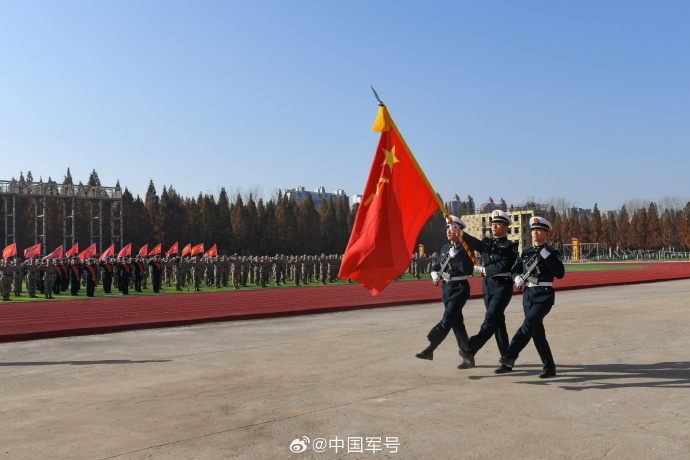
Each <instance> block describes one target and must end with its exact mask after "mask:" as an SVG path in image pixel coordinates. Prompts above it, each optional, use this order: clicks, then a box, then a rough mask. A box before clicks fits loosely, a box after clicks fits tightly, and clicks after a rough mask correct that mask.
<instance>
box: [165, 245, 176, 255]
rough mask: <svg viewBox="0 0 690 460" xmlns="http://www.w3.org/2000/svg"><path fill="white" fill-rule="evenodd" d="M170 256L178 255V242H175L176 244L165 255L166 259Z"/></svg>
mask: <svg viewBox="0 0 690 460" xmlns="http://www.w3.org/2000/svg"><path fill="white" fill-rule="evenodd" d="M170 254H177V241H176V242H175V244H173V245H172V247H171V248H170V250H169V251H168V252H166V253H165V255H166V257H167V256H170Z"/></svg>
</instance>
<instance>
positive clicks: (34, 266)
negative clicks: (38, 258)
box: [22, 259, 39, 297]
mask: <svg viewBox="0 0 690 460" xmlns="http://www.w3.org/2000/svg"><path fill="white" fill-rule="evenodd" d="M22 267H24V269H25V270H26V272H27V273H26V288H27V290H28V291H29V297H36V285H37V284H38V272H39V269H38V263H36V262H35V261H34V259H29V260H27V261H26V262H24V263H23V264H22Z"/></svg>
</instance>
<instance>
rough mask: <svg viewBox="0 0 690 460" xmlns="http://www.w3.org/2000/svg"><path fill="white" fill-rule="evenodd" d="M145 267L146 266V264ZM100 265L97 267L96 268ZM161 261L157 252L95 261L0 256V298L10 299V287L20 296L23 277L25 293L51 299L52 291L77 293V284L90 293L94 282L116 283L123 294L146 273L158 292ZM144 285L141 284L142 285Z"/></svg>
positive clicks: (138, 284) (138, 286) (105, 286)
mask: <svg viewBox="0 0 690 460" xmlns="http://www.w3.org/2000/svg"><path fill="white" fill-rule="evenodd" d="M145 265H148V266H149V270H146V266H145ZM99 268H100V270H99ZM161 272H162V264H161V262H160V258H159V257H158V256H156V257H153V258H152V259H151V260H148V261H146V263H145V262H144V261H143V258H141V257H137V258H136V259H135V260H134V261H131V260H130V259H129V258H121V259H117V260H116V259H114V258H113V259H104V260H101V261H97V260H96V258H94V257H92V258H90V259H88V260H86V261H81V260H79V259H78V258H76V257H74V258H72V259H66V258H65V259H45V260H40V259H28V260H26V261H24V262H22V261H21V260H20V259H19V258H15V259H14V260H12V261H10V260H0V276H1V278H0V291H1V293H2V300H4V301H7V300H11V299H10V294H11V292H12V287H13V286H14V295H15V296H16V297H19V296H21V293H22V284H23V283H24V281H26V287H27V290H28V291H29V297H37V295H36V291H39V292H41V293H42V294H44V295H45V298H46V299H52V298H53V294H60V293H61V292H64V291H67V290H69V291H70V294H71V295H73V296H76V295H79V290H80V288H81V287H86V295H87V296H88V297H93V296H94V291H95V288H96V286H97V285H98V284H100V283H102V284H103V291H104V292H105V293H110V292H111V288H112V286H116V287H117V289H119V290H120V291H121V292H122V293H123V294H128V293H129V287H130V286H132V285H133V286H134V287H135V288H136V289H137V291H141V286H142V280H145V279H147V276H146V274H147V273H150V276H151V281H152V283H151V284H152V286H153V290H154V292H159V289H160V279H161ZM144 287H145V285H144Z"/></svg>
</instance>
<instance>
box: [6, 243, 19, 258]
mask: <svg viewBox="0 0 690 460" xmlns="http://www.w3.org/2000/svg"><path fill="white" fill-rule="evenodd" d="M16 255H17V243H12V244H10V245H9V246H7V247H6V248H5V249H3V250H2V258H3V259H9V258H10V257H12V256H16Z"/></svg>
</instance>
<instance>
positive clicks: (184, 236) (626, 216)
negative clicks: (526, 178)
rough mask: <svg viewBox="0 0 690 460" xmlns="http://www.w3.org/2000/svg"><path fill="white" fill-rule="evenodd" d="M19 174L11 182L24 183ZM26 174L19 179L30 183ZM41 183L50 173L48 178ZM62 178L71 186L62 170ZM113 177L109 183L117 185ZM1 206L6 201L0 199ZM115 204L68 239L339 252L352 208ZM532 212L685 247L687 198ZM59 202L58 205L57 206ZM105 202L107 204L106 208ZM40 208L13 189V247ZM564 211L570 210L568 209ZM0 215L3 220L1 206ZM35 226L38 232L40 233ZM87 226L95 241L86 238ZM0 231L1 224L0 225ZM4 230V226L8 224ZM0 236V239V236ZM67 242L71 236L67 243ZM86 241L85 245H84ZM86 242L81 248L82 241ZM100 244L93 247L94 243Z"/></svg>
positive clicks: (441, 239) (82, 209)
mask: <svg viewBox="0 0 690 460" xmlns="http://www.w3.org/2000/svg"><path fill="white" fill-rule="evenodd" d="M24 180H25V179H24V177H23V175H20V179H19V181H20V182H22V181H24ZM32 180H33V178H32V176H31V172H28V173H27V177H26V181H29V182H30V181H32ZM48 182H52V179H50V178H48ZM62 183H63V184H73V179H72V176H71V173H70V170H69V168H68V169H67V174H66V175H65V176H64V179H63V182H62ZM83 185H89V186H100V185H101V184H100V179H99V178H98V174H97V173H96V171H95V170H94V171H93V172H92V173H91V175H90V176H89V180H88V182H87V184H82V183H81V182H80V183H79V186H83ZM119 187H120V185H119V181H118V184H117V185H116V188H119ZM46 203H47V212H46V216H45V220H46V224H47V233H46V235H47V246H48V247H47V248H43V250H44V252H46V251H51V250H52V249H54V247H57V246H59V245H60V244H62V241H63V238H62V235H63V225H65V224H66V227H67V233H68V234H69V233H70V232H71V225H72V224H71V220H69V219H67V220H68V222H64V221H63V212H64V213H65V214H66V215H68V216H69V215H71V213H72V209H71V201H70V200H67V201H65V200H52V199H49V200H47V202H46ZM0 205H1V206H3V207H4V206H6V205H7V201H5V200H3V201H2V202H0ZM119 207H120V204H119V202H113V203H111V202H104V203H103V208H102V209H99V206H98V203H97V202H95V203H94V202H91V201H84V200H77V201H76V209H75V241H78V242H80V243H81V244H80V246H81V245H84V244H86V245H88V244H91V242H96V243H98V242H99V239H98V237H99V234H98V227H99V223H101V225H102V228H103V237H102V241H101V243H102V248H103V249H105V248H106V247H108V246H110V245H111V244H113V243H114V244H115V245H116V248H118V249H119V248H120V247H121V246H123V245H124V244H127V243H130V242H132V243H134V244H133V246H134V247H136V246H137V245H144V244H148V245H149V247H153V246H154V245H156V244H158V243H162V244H163V250H164V251H165V250H167V249H168V248H169V247H170V246H171V245H172V244H174V243H175V242H176V241H177V242H179V243H180V244H181V245H184V244H187V243H193V244H196V243H200V242H203V243H205V244H208V245H212V244H217V246H218V249H219V252H220V253H230V254H231V253H235V252H237V253H248V254H275V253H282V254H286V255H296V254H319V253H322V252H323V253H327V254H334V253H335V254H341V253H343V252H344V250H345V247H346V246H347V242H348V240H349V237H350V232H351V231H352V226H353V225H354V220H355V216H356V213H357V206H356V205H355V206H354V207H351V206H350V203H349V199H348V197H347V196H344V197H342V198H340V199H338V200H330V201H324V202H322V203H321V204H320V206H319V207H318V209H316V208H315V207H314V203H313V201H312V200H311V198H308V199H307V201H305V202H304V203H302V204H297V203H295V202H293V201H290V200H288V198H287V197H286V196H282V195H281V194H280V193H278V195H277V196H276V197H272V198H271V199H269V200H267V201H264V199H263V198H258V199H256V197H255V196H254V194H253V193H249V194H248V195H245V196H243V195H242V194H241V193H238V194H237V195H236V196H235V197H234V198H233V199H231V198H230V196H228V194H227V192H226V190H225V188H221V189H220V192H219V193H218V196H217V197H216V196H214V195H212V194H201V193H199V195H198V196H197V197H196V198H190V197H183V196H181V195H180V194H179V193H177V191H176V190H175V189H174V187H173V186H172V185H170V186H164V187H163V189H162V191H161V193H160V195H159V194H158V192H157V190H156V187H155V185H154V183H153V181H151V182H149V186H148V189H147V191H146V195H145V196H144V198H143V199H142V198H141V197H140V196H139V195H137V196H134V195H133V194H132V193H131V192H130V191H129V189H128V188H127V187H125V188H124V190H123V192H122V210H120V208H119ZM528 207H533V208H535V209H536V210H537V212H538V213H540V214H542V215H544V216H545V217H546V218H547V219H549V221H550V222H551V223H552V224H553V227H554V228H553V232H552V234H551V236H550V239H551V240H553V239H555V238H556V237H560V241H561V242H562V243H566V242H569V241H570V239H571V238H573V237H576V238H579V239H580V241H581V242H585V243H586V242H600V243H607V244H608V245H609V246H612V247H615V246H619V247H620V248H622V249H659V248H662V247H675V248H688V247H690V202H689V203H687V204H686V205H685V207H684V208H680V207H679V206H678V207H677V208H678V209H674V208H673V207H668V206H667V207H665V209H664V210H663V212H659V209H658V207H657V205H656V204H655V203H649V204H648V205H647V206H645V207H639V208H636V209H633V210H629V209H627V208H626V206H625V205H624V206H623V207H622V209H621V210H620V212H619V213H618V214H619V215H618V216H617V218H616V217H614V215H612V214H607V213H601V212H600V211H599V209H598V207H597V205H595V207H594V210H593V213H592V217H591V219H590V218H588V217H587V216H583V217H574V216H573V217H569V216H568V213H567V212H566V213H563V212H560V211H561V210H559V211H557V210H556V207H555V206H553V205H551V206H545V205H539V204H536V203H531V204H530V205H529V206H528ZM63 208H64V209H63ZM111 208H112V209H111ZM120 211H122V215H123V224H124V225H123V227H124V241H119V235H120V228H119V226H120V223H121V222H120V220H119V216H120ZM37 212H38V213H39V214H40V213H41V212H42V205H41V204H39V205H38V207H37V206H36V203H35V201H34V198H28V197H22V196H21V195H18V196H17V198H16V203H15V215H16V225H17V228H16V233H15V239H14V241H15V242H16V243H17V246H18V248H20V249H21V248H26V247H29V246H32V245H33V244H35V243H34V241H35V236H36V234H37V229H36V228H35V225H34V222H35V216H36V213H37ZM571 215H572V214H571ZM1 216H2V217H3V218H4V216H5V210H4V209H3V210H2V214H1ZM111 216H113V217H114V219H115V220H114V227H115V232H114V233H115V236H114V238H111V235H110V231H111ZM41 226H42V225H39V228H38V234H41V232H42V228H40V227H41ZM92 226H93V228H94V231H93V232H94V234H95V235H96V238H94V240H95V241H92V239H91V234H92V231H91V228H92ZM444 227H445V222H444V219H443V214H442V213H441V211H437V212H436V213H434V215H433V216H432V217H431V218H430V219H429V221H428V222H427V223H426V225H425V226H424V228H423V229H422V231H421V232H420V234H419V237H418V241H417V242H418V244H424V245H425V246H426V247H427V248H428V249H427V252H433V251H436V250H438V248H440V247H441V246H442V245H443V244H445V242H446V238H445V232H444ZM0 231H2V232H3V234H2V236H3V237H4V236H5V233H4V232H5V225H2V226H0ZM8 231H10V232H11V226H8ZM3 239H4V238H3ZM70 243H71V238H70V239H69V240H68V244H70ZM87 243H88V244H87ZM84 247H86V246H84ZM99 249H100V248H99Z"/></svg>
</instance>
